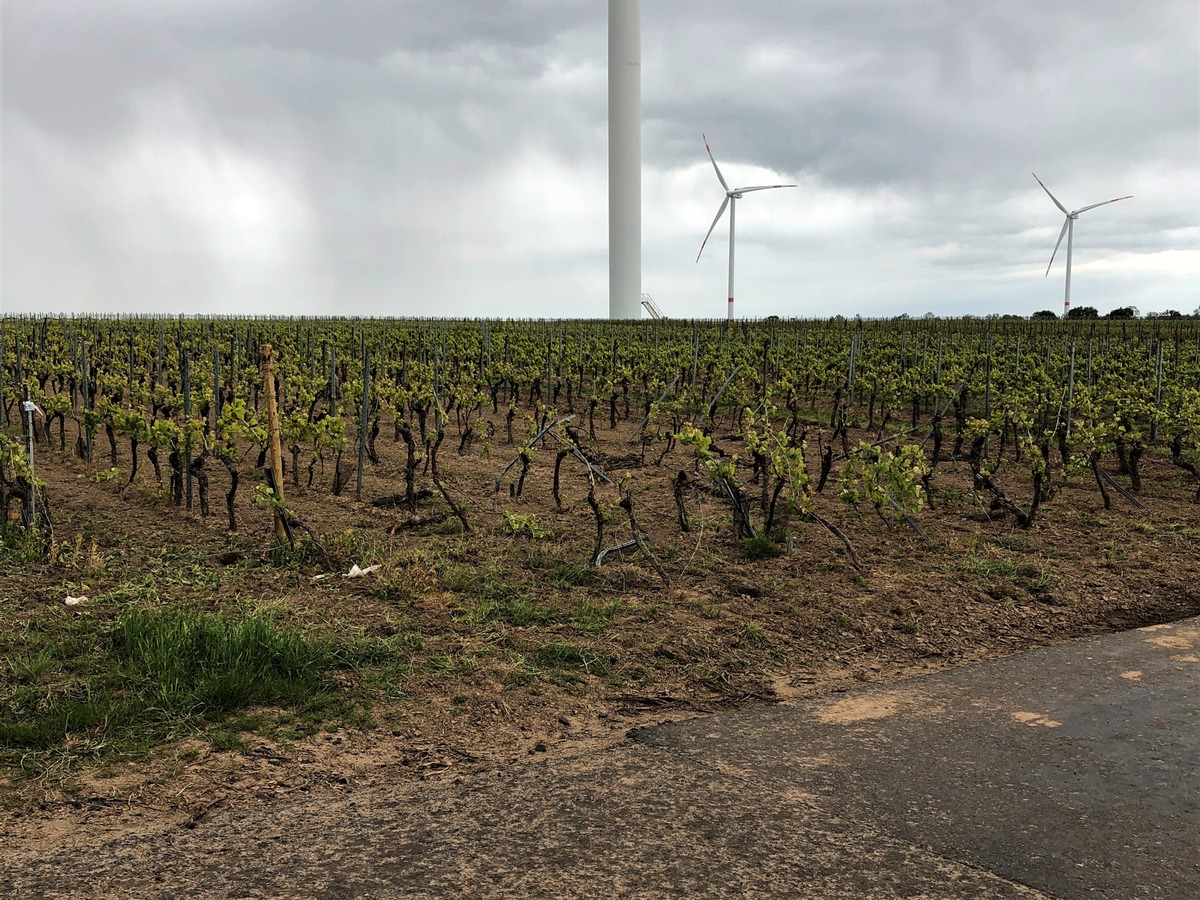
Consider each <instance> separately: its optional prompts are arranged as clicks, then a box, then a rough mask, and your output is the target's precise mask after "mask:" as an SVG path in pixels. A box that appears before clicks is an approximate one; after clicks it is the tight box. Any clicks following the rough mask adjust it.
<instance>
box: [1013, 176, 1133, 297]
mask: <svg viewBox="0 0 1200 900" xmlns="http://www.w3.org/2000/svg"><path fill="white" fill-rule="evenodd" d="M1033 177H1034V179H1035V180H1036V181H1037V183H1038V184H1042V179H1040V178H1038V177H1037V172H1034V173H1033ZM1042 190H1043V191H1045V192H1046V194H1047V196H1049V198H1050V199H1051V200H1053V201H1054V205H1055V206H1057V207H1058V208H1059V209H1060V210H1062V214H1063V215H1064V216H1066V217H1067V219H1066V221H1065V222H1063V227H1062V231H1060V232H1059V233H1058V243H1057V244H1055V245H1054V252H1053V253H1051V254H1050V265H1048V266H1046V275H1047V276H1048V275H1049V274H1050V266H1052V265H1054V257H1055V256H1057V255H1058V248H1059V247H1060V246H1061V245H1062V239H1063V235H1064V234H1065V235H1066V236H1067V291H1066V294H1065V295H1064V297H1063V318H1064V319H1065V318H1066V317H1067V313H1069V312H1070V311H1071V245H1072V244H1073V243H1074V239H1075V220H1076V219H1078V218H1079V214H1080V213H1085V212H1087V211H1088V210H1089V209H1095V208H1096V207H1097V206H1106V205H1108V204H1109V203H1116V202H1117V201H1118V200H1128V199H1130V198H1131V197H1132V196H1133V194H1130V195H1129V196H1128V197H1115V198H1113V199H1112V200H1101V201H1100V202H1099V203H1093V204H1091V205H1090V206H1081V207H1080V208H1079V209H1077V210H1074V211H1073V212H1067V208H1066V207H1065V206H1063V205H1062V204H1061V203H1059V202H1058V198H1057V197H1055V196H1054V195H1053V194H1051V193H1050V188H1048V187H1046V186H1045V185H1044V184H1042Z"/></svg>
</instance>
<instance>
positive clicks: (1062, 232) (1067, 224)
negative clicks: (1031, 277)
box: [1033, 175, 1071, 278]
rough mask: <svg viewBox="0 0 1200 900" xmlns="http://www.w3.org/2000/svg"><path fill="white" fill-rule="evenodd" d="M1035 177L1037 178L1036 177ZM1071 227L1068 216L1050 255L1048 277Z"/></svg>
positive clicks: (1047, 269) (1047, 267)
mask: <svg viewBox="0 0 1200 900" xmlns="http://www.w3.org/2000/svg"><path fill="white" fill-rule="evenodd" d="M1033 177H1034V178H1037V176H1036V175H1034V176H1033ZM1070 225H1071V217H1070V216H1069V215H1068V216H1067V219H1066V221H1065V222H1063V229H1062V231H1060V232H1059V233H1058V243H1057V244H1055V245H1054V252H1053V253H1051V254H1050V265H1048V266H1046V275H1049V274H1050V266H1052V265H1054V257H1055V256H1057V255H1058V248H1059V247H1060V246H1061V245H1062V239H1063V238H1064V237H1066V236H1067V228H1068V227H1070ZM1046 275H1043V276H1042V277H1043V278H1045V277H1046Z"/></svg>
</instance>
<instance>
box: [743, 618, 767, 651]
mask: <svg viewBox="0 0 1200 900" xmlns="http://www.w3.org/2000/svg"><path fill="white" fill-rule="evenodd" d="M742 640H743V641H745V642H746V643H747V644H753V645H754V646H756V647H765V646H767V644H769V643H771V639H770V638H769V637H768V636H767V632H766V629H764V628H763V627H762V625H760V624H759V623H758V622H755V621H754V620H753V619H751V620H750V621H749V622H747V623H746V627H745V628H744V629H742Z"/></svg>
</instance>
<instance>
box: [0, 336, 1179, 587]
mask: <svg viewBox="0 0 1200 900" xmlns="http://www.w3.org/2000/svg"><path fill="white" fill-rule="evenodd" d="M268 347H269V348H270V350H269V351H268V352H269V354H270V365H269V366H265V365H264V363H265V359H264V358H265V355H266V354H265V353H264V351H265V350H266V348H268ZM265 379H269V380H270V382H271V383H270V384H267V381H266V380H265ZM269 395H272V396H269ZM276 398H277V410H278V411H277V414H275V415H273V416H271V415H268V407H269V406H270V407H272V408H274V407H275V401H276ZM268 400H270V401H271V402H270V403H268ZM273 430H274V431H275V433H276V435H277V441H278V445H279V448H280V451H281V454H282V457H283V460H282V462H283V465H282V466H281V467H280V468H279V469H278V471H279V472H280V473H281V475H273V473H272V466H271V464H270V450H271V444H272V439H271V438H272V431H273ZM618 434H619V435H620V444H619V447H620V449H621V450H622V451H623V452H620V453H617V452H615V451H614V450H613V447H614V446H618V445H617V444H616V443H615V439H614V436H615V435H618ZM381 435H382V436H383V437H381ZM381 441H389V442H391V443H392V444H393V445H394V446H395V448H396V450H395V458H397V459H399V460H400V461H401V462H400V464H399V465H398V467H397V469H396V472H395V473H389V477H392V476H393V475H394V487H395V490H394V492H389V495H388V497H380V496H374V497H371V496H367V495H366V494H365V493H364V483H363V476H364V473H367V472H370V471H372V468H373V467H375V469H376V471H381V470H379V469H378V467H379V466H380V447H381ZM601 444H604V447H605V448H606V451H607V452H601V450H600V449H599V447H600V445H601ZM41 453H58V454H74V455H76V456H77V457H78V458H80V459H81V460H84V461H85V462H86V463H87V464H88V465H90V466H91V468H92V470H93V473H94V477H95V478H97V479H100V478H109V479H111V480H114V481H116V480H119V482H120V483H121V484H123V485H125V486H130V485H133V484H135V483H145V484H149V485H152V486H154V488H155V490H156V491H157V492H158V493H159V494H160V495H161V496H162V497H163V498H164V499H166V500H167V501H168V502H170V503H172V504H175V505H177V506H179V507H180V508H181V510H184V511H187V512H189V513H190V514H197V513H198V514H199V515H201V516H206V517H207V516H210V515H217V516H223V517H224V518H225V519H226V520H227V521H226V523H225V524H226V525H227V527H228V528H229V529H230V530H233V531H236V530H237V529H238V527H239V518H240V517H241V516H242V514H243V512H244V510H245V509H246V508H247V504H252V503H257V504H259V505H267V506H270V507H272V508H273V509H275V510H276V511H277V512H278V513H279V518H280V519H281V520H282V524H283V526H284V532H285V535H286V539H287V540H291V541H294V540H297V538H296V533H297V529H303V530H304V531H305V532H306V533H307V535H308V536H309V538H311V540H312V541H313V542H314V543H317V544H318V545H319V537H318V536H319V534H320V533H321V530H322V524H321V522H320V521H316V520H310V521H308V522H301V521H300V520H299V519H298V518H297V517H296V516H295V514H294V513H292V512H290V511H289V510H288V507H287V503H286V500H285V499H284V498H285V496H286V495H287V493H288V491H289V489H302V490H303V491H304V492H306V494H309V495H312V494H313V493H317V494H320V493H327V494H328V495H330V496H337V497H353V498H354V499H355V500H359V501H364V502H365V501H375V502H380V501H383V500H389V501H391V502H393V503H394V504H395V505H397V506H401V507H406V508H407V509H408V511H409V513H410V514H412V515H414V516H415V515H417V513H418V511H419V508H420V507H422V506H424V507H425V508H426V510H427V511H428V510H430V509H432V508H433V507H434V506H436V507H437V508H438V509H439V510H441V512H442V514H443V515H445V516H456V517H457V518H458V519H459V520H460V522H461V526H462V528H463V529H464V530H470V529H471V528H472V525H473V520H474V518H475V517H474V515H473V509H474V505H473V495H472V491H475V492H477V491H478V486H477V484H474V483H471V484H469V483H467V480H466V479H464V478H463V477H462V476H461V475H459V476H457V477H456V476H455V475H453V474H451V473H448V472H447V471H446V470H444V468H443V467H441V466H440V465H439V454H441V455H443V457H444V455H445V454H447V453H453V454H456V455H457V457H460V458H467V459H473V460H474V462H472V465H473V466H474V467H475V469H477V470H483V469H486V468H487V466H488V465H491V466H492V467H493V468H494V471H495V473H496V475H495V477H494V479H491V478H490V477H489V483H490V486H491V488H492V490H493V492H494V493H500V492H507V493H508V494H509V495H510V496H511V497H513V498H515V497H518V496H520V495H521V494H522V493H523V491H524V487H525V481H526V478H527V477H529V476H530V473H531V471H532V470H533V468H534V466H533V464H534V462H535V460H536V459H538V458H539V457H538V454H544V456H543V457H541V458H544V459H546V460H547V461H548V460H549V459H550V457H551V456H552V457H553V460H554V463H553V491H552V496H553V499H554V502H555V504H556V505H557V506H559V507H561V505H562V502H563V501H562V497H561V493H560V473H561V471H562V470H563V468H564V467H573V469H574V471H577V472H578V473H581V475H582V476H583V478H584V479H585V481H586V484H587V489H588V494H587V499H586V503H587V504H588V506H589V507H591V509H592V511H593V512H594V518H595V522H596V535H595V544H594V549H593V552H592V554H591V561H592V562H593V563H594V564H598V563H599V561H600V560H602V559H603V557H604V555H605V554H606V553H607V552H608V550H609V549H611V548H610V547H607V546H606V545H607V544H611V543H612V542H613V540H614V535H615V531H614V527H615V526H614V523H613V518H614V512H617V511H618V510H619V513H618V514H619V515H620V516H621V527H622V528H624V527H625V526H626V525H627V526H628V527H629V529H630V531H628V532H622V533H623V534H631V535H632V537H631V538H630V540H629V542H628V543H629V544H630V546H636V547H637V548H638V549H639V550H641V551H642V552H643V553H644V554H645V555H646V557H647V558H648V559H650V560H654V554H653V551H652V548H651V547H650V546H648V544H647V543H646V540H645V538H646V535H645V534H644V533H643V531H642V529H641V528H640V527H639V525H638V522H637V518H636V515H637V513H636V509H635V503H639V504H640V503H641V502H642V501H643V497H642V496H641V495H639V491H642V490H645V489H646V485H647V484H648V483H649V482H648V481H647V480H646V479H644V478H642V477H641V476H640V475H639V474H638V473H639V472H646V471H655V470H658V469H662V468H664V467H669V469H670V471H671V472H674V473H677V474H674V475H673V476H672V477H670V478H669V480H667V481H665V482H664V483H666V484H669V485H670V488H669V489H670V491H671V492H672V495H673V496H672V497H670V498H668V499H667V500H666V503H667V505H668V506H670V505H672V504H673V505H674V507H675V508H676V509H677V510H678V526H679V528H680V529H682V530H687V529H688V528H689V515H688V500H689V497H691V496H693V495H694V494H695V492H697V491H706V492H707V493H708V494H710V495H712V496H714V497H716V498H718V502H720V503H722V504H725V505H727V506H728V510H729V521H730V523H731V528H732V532H733V536H734V537H736V538H739V539H742V540H758V541H766V542H777V543H781V542H783V541H786V540H788V535H789V533H790V531H789V529H794V528H795V527H797V526H799V525H800V524H801V523H812V524H814V525H816V526H817V527H821V528H824V529H825V530H827V531H828V532H829V533H830V534H832V535H834V536H835V537H836V538H837V539H838V542H839V544H840V546H841V547H843V548H844V551H845V553H846V555H847V558H848V559H850V560H851V562H852V563H853V564H854V565H856V566H857V565H859V560H858V559H857V555H856V553H855V550H854V546H853V540H852V535H848V534H847V533H846V532H845V529H844V528H843V527H839V525H838V524H836V523H835V521H834V520H835V518H837V516H835V515H833V513H834V512H835V511H837V510H845V509H846V508H853V509H856V510H861V512H862V513H863V514H865V515H872V516H874V515H878V516H879V517H880V518H883V519H884V520H885V521H887V522H888V523H889V524H890V525H894V526H895V527H899V528H911V529H912V530H913V531H915V532H916V533H918V534H921V535H922V536H925V531H924V529H923V527H922V523H921V517H922V512H923V511H924V510H925V509H927V508H928V507H930V506H931V505H934V504H935V503H936V502H937V496H938V495H937V491H936V486H937V482H938V480H939V477H940V473H942V472H944V471H946V469H947V467H950V466H959V467H963V470H964V471H966V470H968V469H969V472H970V477H971V484H972V485H973V490H974V491H975V492H976V494H977V496H978V498H980V499H982V500H983V501H985V502H986V504H988V505H989V506H990V508H991V509H992V510H994V511H997V512H1000V513H1003V514H1005V515H1011V516H1012V517H1013V518H1014V520H1015V521H1016V522H1017V523H1018V524H1019V525H1020V526H1021V527H1024V528H1028V527H1031V526H1033V525H1034V523H1035V522H1036V521H1037V520H1038V515H1039V509H1041V508H1042V505H1043V504H1046V503H1048V502H1051V501H1053V500H1054V498H1055V496H1056V492H1057V489H1058V487H1059V486H1060V484H1061V483H1063V482H1064V481H1065V480H1070V479H1075V480H1076V481H1077V482H1078V483H1084V482H1086V483H1089V484H1092V485H1094V487H1095V490H1096V492H1097V497H1098V500H1099V502H1102V503H1103V505H1104V507H1105V508H1108V507H1109V506H1110V505H1111V504H1112V503H1113V502H1114V497H1118V498H1120V500H1121V502H1126V503H1128V504H1129V505H1130V506H1131V507H1137V506H1140V505H1141V501H1140V500H1139V499H1138V498H1139V495H1140V494H1141V492H1142V491H1143V489H1144V486H1145V484H1144V473H1145V471H1146V469H1147V465H1146V462H1147V460H1149V459H1151V458H1156V457H1158V458H1161V459H1163V460H1169V462H1170V463H1171V464H1172V466H1171V467H1166V468H1165V469H1163V471H1169V472H1175V471H1177V473H1182V477H1183V478H1184V479H1185V481H1184V484H1186V485H1188V488H1187V492H1186V494H1182V495H1180V500H1181V501H1182V500H1185V499H1186V500H1192V501H1200V470H1198V467H1200V322H1197V321H1195V320H1183V321H1179V320H1171V321H1166V320H1162V321H1155V322H1149V321H1147V322H1136V321H1134V322H1043V321H1025V320H1008V319H1004V320H919V321H918V320H891V321H862V320H842V319H836V320H829V321H781V320H767V321H762V322H754V323H749V322H745V323H725V322H721V323H715V322H690V321H683V320H660V321H656V322H643V323H619V322H608V321H543V322H520V321H486V320H470V321H439V320H360V319H327V320H311V319H208V318H178V319H175V318H132V319H130V318H39V317H13V316H8V317H3V318H0V523H3V524H4V527H6V528H12V527H18V528H24V529H27V530H29V531H30V532H38V533H42V534H46V533H50V532H51V531H52V529H53V497H52V496H50V497H47V496H45V494H46V492H45V491H44V490H42V491H39V488H40V487H44V486H42V485H40V484H39V481H38V478H37V468H36V460H37V457H38V455H39V454H41ZM119 467H120V468H119ZM455 471H457V472H461V471H462V470H461V468H457V469H455ZM217 473H220V475H221V477H220V483H221V486H222V488H223V497H222V498H219V499H217V500H214V499H213V498H212V497H210V490H209V488H210V483H211V479H212V477H213V476H214V475H215V474H217ZM631 473H632V474H631ZM281 476H282V478H281ZM151 479H152V480H151ZM1175 482H1178V478H1176V479H1175ZM1173 483H1174V482H1173ZM431 488H432V489H431ZM847 505H848V506H847ZM214 507H215V509H214ZM222 507H223V508H222ZM311 518H312V515H311V513H310V519H311ZM842 520H843V522H844V521H845V517H844V516H843V517H842ZM606 526H607V527H606ZM656 567H657V566H656ZM660 574H662V576H663V578H664V579H665V578H666V577H667V576H666V573H665V572H662V570H661V568H660Z"/></svg>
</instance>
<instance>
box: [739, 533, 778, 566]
mask: <svg viewBox="0 0 1200 900" xmlns="http://www.w3.org/2000/svg"><path fill="white" fill-rule="evenodd" d="M738 550H739V551H740V552H741V554H742V557H743V558H744V559H751V560H755V559H774V558H775V557H776V556H781V555H783V548H782V547H780V546H779V545H778V544H776V543H775V542H774V541H773V540H771V539H770V538H769V537H767V536H765V535H761V534H760V535H758V536H757V537H752V538H746V539H745V540H744V541H742V542H741V543H740V544H739V545H738Z"/></svg>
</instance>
